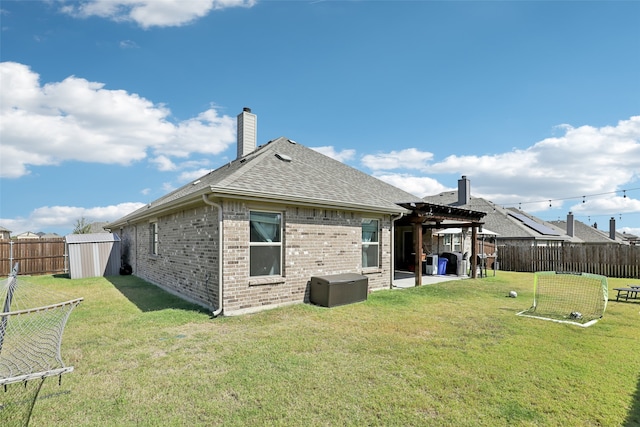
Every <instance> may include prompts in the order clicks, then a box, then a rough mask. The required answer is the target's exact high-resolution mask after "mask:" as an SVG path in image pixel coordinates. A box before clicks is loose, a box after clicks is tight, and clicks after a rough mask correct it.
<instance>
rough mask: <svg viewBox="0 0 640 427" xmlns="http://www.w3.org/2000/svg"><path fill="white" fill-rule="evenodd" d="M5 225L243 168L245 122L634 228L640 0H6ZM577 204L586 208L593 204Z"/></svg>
mask: <svg viewBox="0 0 640 427" xmlns="http://www.w3.org/2000/svg"><path fill="white" fill-rule="evenodd" d="M0 9H1V12H0V19H1V24H0V27H1V33H0V36H1V39H0V60H1V62H2V63H1V65H0V89H1V92H0V95H1V98H0V101H1V102H0V112H1V117H0V144H1V145H0V150H1V151H0V154H1V156H0V176H1V177H0V186H1V187H0V202H1V203H0V225H1V226H3V227H5V228H7V229H9V230H11V231H13V234H18V233H21V232H24V231H33V232H37V231H43V232H56V233H58V234H61V235H64V234H67V233H70V232H71V231H72V230H73V226H74V224H75V223H76V221H77V220H78V219H80V218H81V217H84V218H85V219H87V220H89V221H111V220H115V219H117V218H119V217H121V216H123V215H125V214H127V213H129V212H130V211H132V210H133V209H135V208H137V207H138V206H141V205H142V204H144V203H147V202H149V201H152V200H155V199H156V198H158V197H160V196H162V195H164V194H166V193H167V192H168V191H170V190H172V189H174V188H177V187H179V186H181V185H183V184H185V183H187V182H189V181H190V180H192V179H195V178H197V177H198V176H200V175H202V174H204V173H206V172H208V171H210V170H212V169H215V168H217V167H218V166H220V165H222V164H224V163H227V162H229V161H230V160H233V159H234V158H235V155H236V148H235V117H236V115H237V114H238V113H240V112H241V111H242V108H243V107H250V108H251V109H252V111H253V112H254V113H255V114H257V116H258V143H259V144H263V143H266V142H267V141H269V140H272V139H275V138H277V137H279V136H286V137H288V138H291V139H294V140H296V141H297V142H298V143H300V144H303V145H305V146H308V147H311V148H315V149H318V150H319V151H321V152H323V153H325V154H328V155H330V156H332V157H334V158H337V159H339V160H341V161H343V162H345V163H347V164H349V165H351V166H353V167H356V168H358V169H360V170H363V171H364V172H366V173H369V174H371V175H374V176H376V177H379V178H380V179H383V180H385V181H387V182H389V183H391V184H394V185H396V186H398V187H401V188H403V189H405V190H406V191H409V192H411V193H413V194H416V195H417V196H421V197H422V196H426V195H433V194H437V193H439V192H441V191H445V190H447V189H454V188H456V186H457V180H458V179H459V178H460V176H462V175H466V176H467V177H468V178H469V179H470V180H471V192H472V194H473V195H474V196H478V197H485V198H487V199H489V200H492V201H493V202H495V203H498V204H500V205H504V206H516V207H518V206H520V207H521V208H522V209H523V210H525V211H527V212H529V213H532V214H534V215H536V216H538V217H540V218H543V219H547V220H555V219H564V218H566V215H567V213H568V212H569V211H572V212H574V214H575V216H576V218H577V219H578V220H581V221H583V222H585V223H590V224H592V223H594V222H598V223H599V224H601V225H602V226H601V227H600V228H605V229H606V228H608V221H609V218H611V217H614V218H615V219H616V226H617V229H618V230H619V231H627V232H631V233H633V234H637V235H638V234H640V25H639V21H640V2H636V1H603V2H599V1H589V2H586V1H585V2H581V1H567V2H552V1H531V2H527V1H491V2H483V1H472V2H464V1H454V2H444V1H269V0H263V1H260V0H257V1H252V0H202V1H195V0H194V1H184V0H175V1H172V0H165V1H163V2H157V1H153V0H91V1H82V2H77V1H76V2H67V1H63V0H62V1H58V0H56V1H54V0H51V1H44V2H39V1H10V0H9V1H7V0H5V1H3V2H2V3H1V4H0ZM583 196H586V197H584V198H583Z"/></svg>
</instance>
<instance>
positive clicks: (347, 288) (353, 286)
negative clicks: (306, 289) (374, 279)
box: [309, 273, 369, 307]
mask: <svg viewBox="0 0 640 427" xmlns="http://www.w3.org/2000/svg"><path fill="white" fill-rule="evenodd" d="M368 294H369V279H368V278H367V277H365V276H362V275H360V274H356V273H345V274H335V275H332V276H314V277H312V278H311V289H310V294H309V300H310V301H311V302H312V303H313V304H317V305H321V306H323V307H335V306H337V305H344V304H351V303H353V302H360V301H366V300H367V295H368Z"/></svg>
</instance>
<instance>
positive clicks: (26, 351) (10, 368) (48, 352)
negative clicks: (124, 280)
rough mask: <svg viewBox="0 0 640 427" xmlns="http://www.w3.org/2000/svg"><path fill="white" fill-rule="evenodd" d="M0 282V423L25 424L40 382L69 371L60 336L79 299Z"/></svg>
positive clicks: (14, 278) (18, 282) (28, 285)
mask: <svg viewBox="0 0 640 427" xmlns="http://www.w3.org/2000/svg"><path fill="white" fill-rule="evenodd" d="M17 273H18V266H17V264H16V266H15V267H14V269H13V271H12V273H11V275H10V276H9V278H8V279H7V280H5V281H3V282H2V283H0V301H1V302H0V304H2V311H1V312H0V387H2V390H0V425H1V426H14V425H21V426H26V425H28V424H29V419H30V418H31V414H32V411H33V408H34V405H35V402H36V399H37V398H38V394H39V393H40V389H41V388H42V385H43V383H44V381H45V380H46V379H47V378H49V377H53V376H57V377H59V378H61V376H62V374H66V373H68V372H71V371H73V366H66V365H65V364H64V362H63V360H62V356H61V351H60V348H61V343H62V333H63V331H64V328H65V325H66V323H67V320H68V318H69V315H70V314H71V311H72V310H73V309H74V308H75V307H76V306H77V305H78V304H80V302H81V301H82V298H75V299H66V300H65V299H64V298H62V296H61V295H57V294H51V293H49V292H47V291H46V290H45V289H43V287H41V286H37V285H35V284H33V283H30V282H29V281H28V279H20V280H19V279H18V274H17Z"/></svg>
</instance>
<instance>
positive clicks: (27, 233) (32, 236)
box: [15, 231, 40, 239]
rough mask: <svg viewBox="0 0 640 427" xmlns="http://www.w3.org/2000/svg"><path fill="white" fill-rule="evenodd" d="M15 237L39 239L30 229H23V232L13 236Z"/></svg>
mask: <svg viewBox="0 0 640 427" xmlns="http://www.w3.org/2000/svg"><path fill="white" fill-rule="evenodd" d="M15 238H16V239H39V238H40V236H38V235H37V234H36V233H32V232H31V231H25V232H24V233H20V234H18V235H16V236H15Z"/></svg>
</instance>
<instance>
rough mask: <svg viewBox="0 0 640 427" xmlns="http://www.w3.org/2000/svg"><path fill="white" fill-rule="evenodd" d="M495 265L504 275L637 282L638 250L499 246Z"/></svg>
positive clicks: (597, 247)
mask: <svg viewBox="0 0 640 427" xmlns="http://www.w3.org/2000/svg"><path fill="white" fill-rule="evenodd" d="M498 261H499V263H500V264H499V265H500V270H506V271H521V272H535V271H573V272H582V273H593V274H601V275H603V276H607V277H621V278H635V279H638V278H640V246H624V245H590V244H582V245H573V246H561V247H541V246H539V247H535V246H531V247H519V246H500V247H499V248H498Z"/></svg>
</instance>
